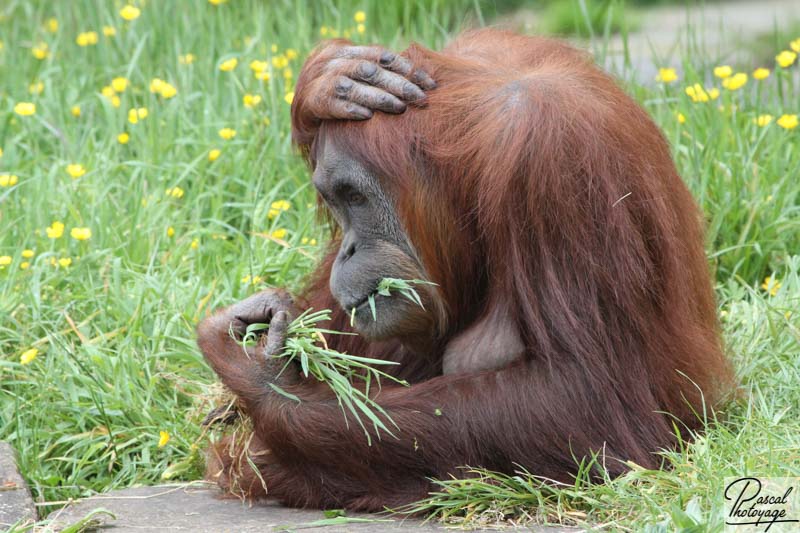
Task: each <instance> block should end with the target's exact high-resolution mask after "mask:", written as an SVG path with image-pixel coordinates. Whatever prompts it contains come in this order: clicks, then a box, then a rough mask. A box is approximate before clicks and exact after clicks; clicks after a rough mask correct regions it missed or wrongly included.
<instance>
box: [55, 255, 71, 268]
mask: <svg viewBox="0 0 800 533" xmlns="http://www.w3.org/2000/svg"><path fill="white" fill-rule="evenodd" d="M71 264H72V258H71V257H62V258H61V259H59V260H58V266H60V267H61V268H67V267H68V266H70V265H71Z"/></svg>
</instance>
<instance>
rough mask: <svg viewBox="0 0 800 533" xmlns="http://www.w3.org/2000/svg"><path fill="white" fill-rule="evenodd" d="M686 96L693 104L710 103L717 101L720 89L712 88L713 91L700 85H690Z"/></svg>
mask: <svg viewBox="0 0 800 533" xmlns="http://www.w3.org/2000/svg"><path fill="white" fill-rule="evenodd" d="M686 94H687V95H689V98H691V99H692V102H708V101H709V100H715V99H716V98H717V97H718V96H719V89H717V88H716V87H712V88H711V89H704V88H703V86H702V85H700V84H699V83H695V84H694V85H690V86H689V87H687V88H686Z"/></svg>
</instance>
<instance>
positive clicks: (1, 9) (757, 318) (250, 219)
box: [0, 0, 800, 530]
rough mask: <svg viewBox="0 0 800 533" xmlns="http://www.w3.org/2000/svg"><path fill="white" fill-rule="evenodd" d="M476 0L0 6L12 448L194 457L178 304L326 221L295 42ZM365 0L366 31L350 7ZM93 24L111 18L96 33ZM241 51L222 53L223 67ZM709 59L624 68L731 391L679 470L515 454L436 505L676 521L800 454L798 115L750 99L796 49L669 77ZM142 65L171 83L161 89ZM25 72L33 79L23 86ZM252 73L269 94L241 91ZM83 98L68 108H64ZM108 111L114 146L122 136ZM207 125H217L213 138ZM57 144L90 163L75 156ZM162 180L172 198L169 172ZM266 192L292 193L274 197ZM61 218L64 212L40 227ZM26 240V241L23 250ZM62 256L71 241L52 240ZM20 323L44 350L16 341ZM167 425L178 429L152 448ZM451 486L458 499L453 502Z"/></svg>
mask: <svg viewBox="0 0 800 533" xmlns="http://www.w3.org/2000/svg"><path fill="white" fill-rule="evenodd" d="M473 4H474V2H472V1H467V0H459V1H449V2H444V1H438V0H425V1H417V2H401V1H399V0H397V1H391V2H377V1H366V0H365V1H363V2H347V1H339V2H333V1H331V2H318V3H317V2H315V3H313V5H312V3H309V4H306V3H302V2H289V1H278V0H276V1H273V2H262V1H256V0H237V1H236V2H233V1H232V2H230V3H227V4H223V5H220V6H213V5H211V4H209V3H207V2H204V1H198V2H196V3H193V4H192V7H191V9H190V8H187V7H186V6H187V4H185V3H183V2H178V1H177V0H169V1H165V2H154V1H150V2H146V3H140V4H139V5H140V7H141V8H142V10H141V16H140V17H139V18H138V19H137V20H135V21H133V22H124V21H123V20H122V19H121V18H120V16H119V15H118V8H119V7H120V6H118V5H116V4H115V3H113V2H105V1H99V0H96V1H95V0H76V1H74V2H47V1H44V0H41V1H21V0H20V1H15V0H11V1H6V2H4V3H3V4H2V6H0V41H2V42H3V48H2V50H0V71H2V72H3V75H2V76H1V77H0V148H2V149H3V155H2V157H0V175H2V174H13V175H16V176H18V183H17V184H16V185H14V186H11V187H0V224H2V225H1V226H0V227H2V231H0V257H1V256H9V257H10V264H8V265H6V266H5V267H3V269H2V270H0V439H3V440H7V441H9V442H11V443H12V445H13V446H15V447H16V448H17V450H18V451H19V453H20V463H21V464H20V466H21V468H22V471H23V474H24V475H25V477H26V478H27V479H28V481H29V482H30V484H31V486H32V488H33V491H34V494H35V496H36V498H37V499H38V500H39V501H40V502H44V501H49V502H53V501H61V500H64V499H67V498H70V497H79V496H84V495H87V494H90V493H92V492H93V491H102V490H107V489H110V488H115V487H123V486H129V485H132V484H136V483H155V482H158V481H159V480H160V479H161V476H162V473H163V472H165V471H167V469H168V468H169V467H170V466H172V468H171V469H170V470H169V475H170V476H171V478H172V479H194V478H196V477H197V476H199V475H200V466H199V462H198V461H197V460H196V459H197V458H198V457H199V452H198V448H197V445H198V444H199V445H202V441H200V440H199V439H200V428H199V421H200V420H201V419H202V416H203V415H204V414H205V413H206V412H207V411H208V410H209V409H210V407H211V405H210V404H209V402H210V399H209V398H211V397H212V396H213V394H212V390H213V384H214V382H215V379H214V376H213V373H212V372H211V371H210V369H209V368H208V367H207V366H206V365H205V363H204V362H203V360H202V357H201V356H200V354H199V352H198V350H197V348H196V345H195V341H194V327H195V326H196V324H197V322H198V321H199V319H200V318H201V317H202V316H204V313H205V312H207V311H208V310H209V309H211V308H214V307H217V306H220V305H226V304H229V303H231V302H233V301H235V300H237V299H241V298H243V297H244V296H246V295H248V294H251V293H252V292H254V291H256V290H258V288H259V287H263V286H286V287H289V288H290V289H292V288H297V287H298V285H299V283H300V280H301V279H302V278H303V276H304V275H305V274H306V273H307V272H308V271H309V269H310V268H312V266H313V264H314V261H315V258H316V257H318V256H319V255H320V253H321V250H322V248H324V245H325V244H324V243H325V241H326V235H327V232H326V229H325V227H324V224H323V223H321V222H319V221H318V219H317V218H316V217H315V215H314V207H313V205H314V193H313V191H312V188H311V187H310V182H309V173H308V170H307V169H306V168H305V166H304V165H303V163H302V162H301V161H300V159H299V158H298V157H297V155H296V154H295V153H294V152H293V150H292V148H291V145H290V139H289V125H290V122H289V113H288V111H289V106H288V104H287V103H286V102H285V96H286V94H287V93H288V92H290V91H291V90H292V87H293V80H294V79H296V76H297V73H298V72H299V70H300V67H301V65H302V61H303V58H304V57H305V55H306V54H307V53H308V51H309V50H310V49H311V48H312V47H313V45H314V43H315V42H316V41H317V40H318V39H319V35H320V29H321V28H322V27H323V26H325V27H326V28H333V29H335V30H336V31H338V32H339V33H340V34H343V32H344V31H346V30H349V31H350V32H353V33H352V35H353V37H354V38H355V40H357V41H358V42H373V41H374V42H380V43H383V44H385V45H387V46H389V47H393V48H402V47H403V46H404V45H405V44H406V43H408V42H409V41H410V40H418V41H420V42H422V43H424V44H426V45H429V46H433V47H437V46H440V45H441V44H442V43H443V42H445V41H446V39H447V36H448V35H449V34H451V33H452V32H453V30H454V28H456V27H457V26H459V25H461V24H462V23H464V22H466V21H469V20H480V17H478V16H476V15H471V14H469V13H471V6H472V5H473ZM359 9H363V10H365V12H366V14H367V21H366V33H365V34H364V35H359V34H358V33H357V32H355V27H356V24H355V22H354V21H353V15H354V13H355V12H356V11H357V10H359ZM50 17H55V18H56V19H57V20H58V23H59V27H58V29H57V31H55V32H54V33H51V32H50V31H48V30H47V28H46V27H45V25H46V21H47V20H48V19H49V18H50ZM106 25H108V26H113V27H114V28H115V29H116V33H117V34H116V36H114V37H105V36H104V35H103V33H102V28H103V26H106ZM89 30H94V31H97V32H99V42H98V44H97V45H95V46H89V47H79V46H78V45H77V44H76V42H75V39H76V37H77V35H78V33H79V32H83V31H89ZM331 33H332V30H330V29H329V30H328V35H331ZM597 33H598V34H599V35H601V34H602V33H603V32H602V30H599V31H598V32H597ZM39 42H45V43H47V44H48V50H49V56H48V57H47V58H46V59H44V60H38V59H36V58H35V57H34V56H33V55H32V53H31V49H32V47H34V46H36V45H37V44H38V43H39ZM272 45H276V46H277V50H278V51H277V52H276V53H273V52H272V51H271V46H272ZM786 47H788V43H780V48H786ZM287 49H293V50H296V51H297V52H298V57H297V58H295V59H293V60H290V61H289V65H288V68H290V69H291V70H292V71H293V72H292V74H293V76H292V78H288V79H286V78H284V75H283V72H282V71H281V70H278V69H275V68H273V67H272V66H270V69H272V71H271V78H270V80H269V81H267V82H263V81H260V80H257V79H255V78H254V76H253V74H252V72H251V70H250V68H249V67H248V65H249V63H250V62H251V61H252V60H254V59H258V60H267V61H268V62H269V64H270V65H271V64H272V63H271V60H272V57H273V56H274V55H279V54H285V53H286V51H287ZM777 51H778V50H777V49H776V50H775V53H777ZM186 53H192V54H194V55H195V56H196V60H195V61H194V63H192V64H191V65H184V64H181V63H180V62H179V59H178V58H179V55H181V54H186ZM232 57H236V58H238V60H239V64H238V66H237V67H236V69H235V70H234V71H232V72H222V71H220V70H219V69H218V65H219V63H220V62H221V61H223V60H226V59H229V58H232ZM706 61H707V60H706V59H705V58H704V57H703V55H702V54H698V53H691V54H690V53H686V54H684V59H683V68H684V71H685V72H686V73H687V74H686V75H685V77H684V79H681V80H680V81H679V82H677V83H676V84H672V85H668V86H665V87H661V86H657V87H655V88H653V87H649V88H648V87H630V89H631V91H632V92H633V93H634V94H635V95H636V96H637V98H638V99H639V100H640V101H641V102H643V103H644V105H645V106H646V108H647V109H648V111H650V112H651V113H652V115H653V116H654V117H655V119H656V120H657V121H658V122H659V124H660V125H661V126H662V127H663V128H664V131H665V134H666V135H667V137H668V138H669V140H670V142H671V143H672V145H673V147H674V153H675V159H676V161H677V163H678V166H679V168H680V171H681V173H682V175H683V176H684V177H685V179H686V181H687V183H688V184H689V186H690V187H691V189H692V191H693V192H694V194H695V197H696V198H697V200H698V202H699V204H700V205H701V206H702V208H703V210H704V212H705V214H706V218H707V220H708V235H709V238H708V254H709V258H710V262H711V264H712V266H713V267H714V268H715V269H716V276H717V282H718V284H717V293H718V298H719V303H720V311H721V314H722V315H723V316H722V324H723V327H724V330H725V340H726V343H727V346H728V351H729V353H730V355H731V357H732V359H733V360H734V362H735V364H736V368H737V371H738V375H739V377H740V379H741V382H742V384H743V394H742V398H741V399H740V400H739V401H738V402H736V403H735V404H733V405H731V406H729V408H727V409H726V410H725V412H724V413H721V414H720V415H719V416H718V418H719V420H720V423H718V422H717V421H716V420H715V419H714V418H711V419H710V427H709V431H708V432H707V433H706V434H705V435H704V436H703V437H701V438H699V439H698V440H697V441H696V442H695V443H693V444H690V445H687V446H686V447H685V448H683V449H681V450H679V451H678V452H673V453H669V454H667V460H668V461H669V462H670V463H672V464H673V465H674V466H675V467H674V469H673V470H669V471H664V472H651V471H634V472H633V473H632V474H630V475H628V476H624V477H623V478H621V479H619V480H616V481H614V482H613V483H610V484H606V485H589V484H586V483H584V482H580V483H576V486H575V487H571V488H566V489H561V490H556V491H552V490H551V489H537V488H535V487H534V486H533V485H535V483H532V482H528V481H526V479H525V478H524V476H523V477H521V478H520V479H521V480H522V481H521V482H520V483H516V484H515V483H511V482H509V483H508V484H507V487H506V489H507V490H506V491H505V492H504V493H503V494H499V493H498V492H496V491H495V492H492V490H490V489H485V486H481V485H479V484H474V485H464V486H462V487H459V486H457V485H452V484H451V486H449V489H450V492H448V493H447V495H446V496H439V497H437V500H436V502H438V503H436V504H435V505H433V506H432V507H431V510H433V511H442V510H446V509H448V505H451V506H452V505H455V506H456V507H459V508H460V507H464V506H463V505H462V503H463V502H461V503H459V500H458V498H461V497H463V498H465V499H466V501H467V502H469V503H471V504H474V505H473V506H472V507H469V508H468V511H467V513H469V511H474V512H473V513H472V514H469V518H470V520H478V521H480V520H495V519H498V518H502V517H504V516H507V515H506V514H505V513H506V512H510V514H511V515H519V516H521V517H522V519H524V518H525V517H526V516H530V517H533V518H536V519H540V520H541V519H547V520H550V521H553V520H555V521H558V520H564V521H567V522H569V521H579V522H586V523H592V524H598V523H602V524H611V525H613V526H614V527H619V528H637V529H640V528H641V527H642V526H643V525H645V524H651V525H653V527H656V524H659V523H662V524H663V527H664V528H665V529H666V530H672V529H676V528H677V527H680V526H681V525H685V524H688V523H689V522H688V520H692V521H697V522H699V523H704V524H707V525H709V527H712V528H718V527H719V525H720V523H721V518H722V517H721V507H720V504H721V484H722V477H723V475H727V474H731V475H733V474H745V473H747V474H761V475H768V474H771V475H789V476H791V475H795V476H797V475H800V454H798V451H797V450H798V449H799V448H800V350H799V349H798V342H799V341H800V319H799V318H798V313H800V312H799V311H798V308H800V305H798V304H799V303H800V283H799V282H798V279H797V278H798V274H797V272H798V268H799V267H800V265H799V264H798V263H799V262H800V259H798V258H797V257H793V254H795V255H796V254H800V180H798V179H797V176H798V173H799V171H800V137H799V135H800V128H798V129H795V130H785V129H783V128H781V127H779V126H777V125H776V123H775V121H773V122H772V123H771V124H770V125H769V126H768V127H766V128H762V127H759V126H757V125H755V124H754V123H753V118H754V117H755V116H756V115H758V114H760V113H770V114H772V115H774V116H775V117H776V118H777V117H778V116H780V115H782V114H784V113H797V112H798V111H800V92H799V91H798V88H797V87H796V85H795V84H796V81H793V78H792V76H793V75H794V76H795V77H796V71H797V66H794V67H792V68H790V69H788V70H787V71H784V72H780V73H776V72H773V74H772V75H771V76H770V77H769V78H768V79H767V80H764V81H760V82H756V81H755V80H752V78H751V79H750V81H749V82H748V84H747V85H746V86H745V87H744V88H742V89H740V90H739V91H736V92H730V91H726V90H723V91H722V95H721V96H720V98H719V99H718V100H716V101H713V102H707V103H692V102H691V101H690V99H689V98H688V97H687V96H686V94H685V93H684V91H683V88H684V87H685V86H686V85H687V84H691V83H695V82H696V81H698V82H702V83H706V84H707V85H710V84H711V81H710V80H711V74H710V71H709V67H710V66H712V65H709V64H707V62H706ZM753 66H756V65H753ZM765 66H769V67H770V68H773V67H774V65H773V64H768V65H765ZM118 76H124V77H127V78H128V79H129V80H130V85H129V87H128V88H127V89H126V90H125V91H124V92H123V93H121V94H120V95H119V97H120V101H121V102H120V103H121V105H120V107H119V108H115V107H113V105H112V103H111V102H110V100H109V99H108V98H106V97H105V96H103V95H102V94H101V90H102V88H103V87H104V86H105V85H108V84H109V83H110V82H111V80H112V79H113V78H115V77H118ZM153 78H161V79H163V80H166V81H167V82H169V83H171V84H173V85H174V86H175V87H176V88H177V91H178V92H177V95H176V96H175V97H173V98H170V99H164V98H163V97H161V96H159V95H156V94H153V93H151V92H150V91H149V89H148V88H149V85H150V82H151V80H152V79H153ZM39 81H41V82H42V83H43V86H44V90H43V92H42V93H41V94H39V95H31V94H30V93H29V85H30V84H32V83H37V82H39ZM715 85H716V86H719V83H715ZM245 94H254V95H259V96H261V98H262V101H261V102H260V103H259V104H258V105H257V106H256V107H254V108H252V109H251V108H248V107H246V106H245V105H244V104H243V97H244V95H245ZM19 102H33V103H35V104H36V108H37V109H36V113H35V114H34V115H32V116H19V115H17V114H15V113H14V107H15V105H16V104H17V103H19ZM76 105H77V106H80V109H81V114H80V116H79V117H75V116H73V115H72V114H71V112H70V109H71V108H72V107H73V106H76ZM719 105H723V106H724V111H720V110H719V109H718V106H719ZM734 106H735V107H734ZM133 107H146V108H147V109H148V117H147V118H146V119H144V120H142V121H140V122H139V123H138V124H135V125H133V124H130V123H129V122H128V121H127V115H128V109H130V108H133ZM677 113H682V114H683V115H684V116H685V118H686V122H685V123H684V124H680V123H679V122H678V121H677V120H676V116H677ZM265 119H268V124H266V123H265ZM225 127H229V128H233V129H235V130H236V131H237V134H236V136H235V137H234V138H233V139H231V140H227V141H226V140H223V139H221V138H220V137H219V136H218V131H219V130H220V129H222V128H225ZM122 132H127V133H129V135H130V141H129V142H128V144H126V145H121V144H119V143H118V142H117V135H118V134H120V133H122ZM212 149H219V150H221V155H220V156H219V158H218V159H216V160H215V161H213V162H212V161H209V159H208V154H209V151H210V150H212ZM71 163H80V164H82V165H83V166H84V167H85V168H86V170H87V172H86V174H85V175H83V176H81V177H79V178H77V179H73V178H71V177H70V176H69V175H68V174H67V172H66V166H67V165H68V164H71ZM174 187H180V189H181V190H182V191H184V194H183V195H182V197H180V198H177V197H173V196H168V195H167V194H166V191H167V189H170V188H174ZM277 201H287V202H289V206H288V208H287V209H283V207H286V205H285V204H277V205H278V206H279V207H277V208H273V207H272V204H273V202H277ZM271 211H272V213H270V212H271ZM270 214H272V215H273V216H272V217H270ZM54 221H60V222H63V224H64V225H65V230H64V234H63V235H62V236H61V237H60V238H57V239H50V238H48V236H47V232H46V228H47V227H48V226H50V225H51V224H52V223H53V222H54ZM75 227H79V228H83V227H88V228H90V229H91V232H92V235H91V238H89V239H88V240H84V241H79V240H76V239H73V238H72V237H70V230H71V229H72V228H75ZM169 228H172V229H173V230H174V233H173V234H172V236H170V233H171V232H170V233H168V229H169ZM193 243H194V244H193ZM312 243H316V244H312ZM26 249H30V250H34V251H35V255H34V257H33V258H24V257H22V252H23V250H26ZM65 258H70V259H72V264H71V265H70V266H68V267H54V266H52V265H51V260H56V261H57V260H58V259H65ZM24 261H27V262H29V263H30V267H29V268H27V269H22V268H21V264H22V263H23V262H24ZM0 262H1V261H0ZM770 275H771V276H774V277H775V278H776V279H777V280H779V281H780V282H781V283H782V285H781V287H780V289H779V290H778V291H777V293H776V294H775V295H774V296H772V295H770V294H768V293H767V292H766V291H765V290H763V289H762V288H761V284H762V282H763V281H764V278H765V277H766V276H770ZM791 312H793V313H794V314H788V315H787V313H791ZM31 348H36V349H37V350H38V355H37V356H36V357H35V358H34V359H33V361H31V362H30V363H29V364H25V365H23V364H21V363H20V356H21V355H22V354H23V353H24V352H26V351H28V350H29V349H31ZM353 429H354V431H360V428H356V427H354V428H353ZM162 431H165V432H167V433H168V434H169V435H170V437H171V438H170V440H169V442H167V443H166V445H164V446H162V447H159V446H158V443H159V435H160V432H162ZM176 465H178V467H177V468H176ZM489 486H496V484H489ZM501 486H503V485H501ZM464 487H466V488H464ZM539 498H543V499H542V500H540V499H539ZM448 502H449V503H448ZM453 502H456V504H453ZM540 503H543V504H544V505H540ZM456 510H457V511H458V512H456V513H455V514H454V515H453V517H452V518H455V519H458V516H462V517H463V516H464V515H465V511H464V510H463V509H461V510H458V509H456ZM687 517H688V518H687Z"/></svg>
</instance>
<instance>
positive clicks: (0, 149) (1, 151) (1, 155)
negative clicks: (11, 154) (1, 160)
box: [0, 148, 3, 157]
mask: <svg viewBox="0 0 800 533" xmlns="http://www.w3.org/2000/svg"><path fill="white" fill-rule="evenodd" d="M0 157H3V149H2V148H0Z"/></svg>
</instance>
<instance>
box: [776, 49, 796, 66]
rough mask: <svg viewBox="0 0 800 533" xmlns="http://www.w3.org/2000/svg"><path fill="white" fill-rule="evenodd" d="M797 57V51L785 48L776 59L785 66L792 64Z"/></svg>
mask: <svg viewBox="0 0 800 533" xmlns="http://www.w3.org/2000/svg"><path fill="white" fill-rule="evenodd" d="M795 59H797V52H792V51H791V50H784V51H782V52H781V53H780V54H778V55H776V56H775V61H776V62H777V63H778V65H780V66H781V67H783V68H787V67H790V66H792V63H794V60H795Z"/></svg>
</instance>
